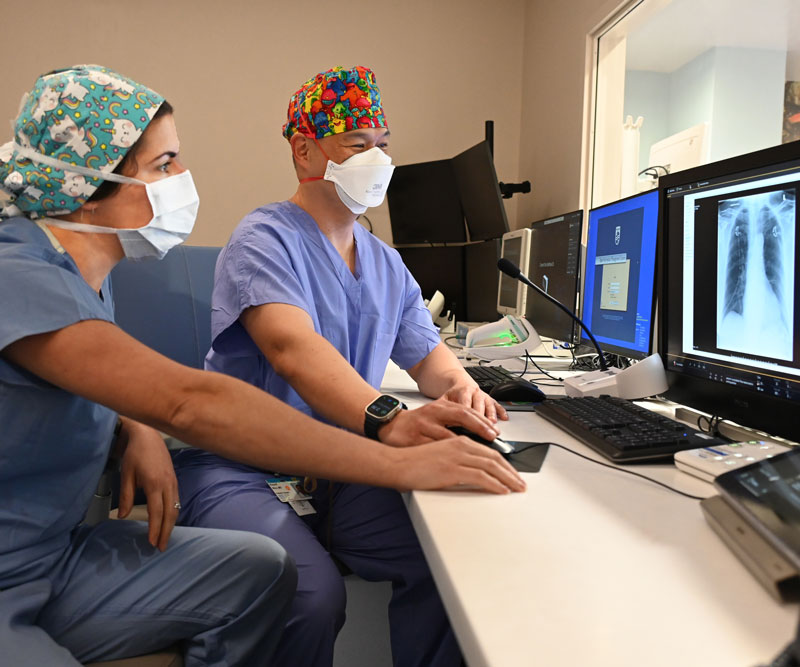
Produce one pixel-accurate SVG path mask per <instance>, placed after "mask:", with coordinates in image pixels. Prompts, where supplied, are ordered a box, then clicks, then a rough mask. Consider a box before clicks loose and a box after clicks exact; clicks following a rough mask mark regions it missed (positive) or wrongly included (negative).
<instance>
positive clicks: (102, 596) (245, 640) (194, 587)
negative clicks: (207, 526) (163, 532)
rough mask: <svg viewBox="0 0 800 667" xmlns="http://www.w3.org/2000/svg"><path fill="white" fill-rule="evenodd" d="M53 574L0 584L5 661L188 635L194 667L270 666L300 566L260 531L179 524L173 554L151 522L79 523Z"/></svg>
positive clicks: (123, 650) (41, 660)
mask: <svg viewBox="0 0 800 667" xmlns="http://www.w3.org/2000/svg"><path fill="white" fill-rule="evenodd" d="M73 537H74V539H73V540H72V548H71V549H70V550H69V551H68V552H67V553H65V554H64V555H63V556H62V557H61V558H60V560H59V561H58V562H57V563H56V565H55V567H54V568H53V569H52V571H51V573H50V574H49V576H48V577H46V578H42V579H36V580H33V581H29V582H26V583H24V584H20V585H17V586H13V587H10V588H6V589H5V590H2V591H0V663H2V664H3V665H14V666H15V667H28V666H30V667H42V666H43V665H46V666H47V667H61V666H62V665H63V666H66V665H70V666H73V665H79V664H80V662H93V661H99V660H112V659H115V658H123V657H130V656H134V655H141V654H144V653H151V652H154V651H157V650H159V649H163V648H165V647H168V646H170V645H172V644H175V643H176V642H181V643H182V644H183V647H184V650H185V653H184V659H185V664H186V667H199V666H200V665H203V666H210V665H214V666H220V667H221V666H222V665H243V666H250V665H252V666H255V665H267V664H272V663H270V661H269V658H270V656H271V655H272V653H273V651H274V650H275V647H276V645H277V642H278V639H279V637H280V634H281V630H282V628H283V625H284V623H285V620H286V618H287V611H288V609H289V604H290V601H291V599H292V597H293V593H294V590H295V582H296V571H295V568H294V565H293V563H292V561H291V559H290V558H289V557H288V556H287V554H286V552H285V551H284V550H283V549H282V548H281V547H280V546H279V545H277V544H276V543H275V542H273V541H272V540H268V539H266V538H263V537H262V536H260V535H253V534H249V533H240V532H235V531H210V530H203V529H198V528H175V530H174V531H173V533H172V536H171V538H170V541H169V547H168V548H167V550H166V551H165V552H164V553H161V552H159V551H158V550H157V549H155V548H153V547H152V546H150V544H149V543H148V542H147V525H146V524H144V523H142V522H138V521H105V522H103V523H101V524H98V525H97V526H94V527H84V526H81V527H78V528H77V529H76V530H75V533H74V535H73Z"/></svg>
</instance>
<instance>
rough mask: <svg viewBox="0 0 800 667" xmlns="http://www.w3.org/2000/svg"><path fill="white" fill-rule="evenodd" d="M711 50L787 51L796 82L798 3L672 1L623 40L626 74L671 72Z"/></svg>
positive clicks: (644, 5) (799, 67) (798, 69)
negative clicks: (625, 41)
mask: <svg viewBox="0 0 800 667" xmlns="http://www.w3.org/2000/svg"><path fill="white" fill-rule="evenodd" d="M651 1H652V0H644V2H643V3H642V4H641V5H639V7H637V9H636V10H634V12H633V13H634V14H636V13H637V12H641V11H646V10H647V9H648V3H649V2H651ZM662 2H663V0H662ZM651 6H655V4H653V5H651ZM715 46H728V47H739V48H752V49H771V50H780V51H784V50H785V51H787V52H788V54H789V58H788V71H789V73H791V71H794V72H796V74H797V76H788V77H787V78H789V79H792V80H794V79H797V78H798V77H800V0H671V2H669V3H668V4H667V5H666V6H665V7H663V9H661V10H660V11H658V12H657V13H655V14H654V15H653V16H652V17H650V18H649V19H646V20H644V21H643V22H641V25H638V26H637V27H635V28H633V29H632V30H631V32H630V33H629V34H628V35H627V48H626V52H627V55H626V61H627V62H626V69H629V70H646V71H653V72H673V71H675V70H676V69H678V68H680V67H682V66H683V65H685V64H686V63H688V62H690V61H691V60H693V59H694V58H696V57H697V56H698V55H700V54H701V53H703V52H705V51H707V50H708V49H710V48H712V47H715Z"/></svg>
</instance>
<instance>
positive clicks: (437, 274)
mask: <svg viewBox="0 0 800 667" xmlns="http://www.w3.org/2000/svg"><path fill="white" fill-rule="evenodd" d="M397 252H399V253H400V256H401V257H402V258H403V262H404V263H405V265H406V266H407V267H408V270H409V271H410V272H411V275H412V276H414V279H415V280H416V281H417V282H418V283H419V286H420V289H421V290H422V296H423V297H424V298H425V299H430V298H431V297H432V296H433V294H434V292H436V290H439V291H440V292H441V293H442V294H444V299H445V310H450V311H453V312H455V316H456V319H457V320H466V315H467V302H466V295H465V292H464V246H429V247H419V248H397Z"/></svg>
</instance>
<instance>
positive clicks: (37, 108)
mask: <svg viewBox="0 0 800 667" xmlns="http://www.w3.org/2000/svg"><path fill="white" fill-rule="evenodd" d="M163 101H164V98H163V97H161V95H159V94H158V93H156V92H153V91H152V90H150V89H149V88H145V87H144V86H142V85H140V84H138V83H136V82H135V81H131V80H130V79H128V78H126V77H124V76H122V75H120V74H117V73H116V72H113V71H111V70H110V69H107V68H106V67H100V66H99V65H76V66H75V67H72V68H70V69H63V70H57V71H55V72H50V73H49V74H44V75H42V76H40V77H39V78H38V79H37V80H36V84H35V85H34V87H33V90H32V91H31V92H30V93H28V94H27V96H26V97H25V98H24V99H23V102H22V105H21V107H20V111H19V114H18V116H17V119H16V121H15V122H14V139H13V141H11V142H9V143H7V144H5V145H3V146H0V219H2V218H4V217H10V216H12V215H25V216H27V217H29V218H40V217H43V216H48V215H59V214H65V213H70V212H72V211H74V210H76V209H78V208H80V207H81V206H83V204H84V203H85V202H86V200H87V199H88V198H89V197H90V196H91V195H92V194H93V193H94V191H95V190H96V189H97V188H98V187H100V185H101V183H102V182H103V181H102V179H100V178H94V177H92V176H84V175H82V174H78V173H76V172H71V171H70V170H69V169H67V168H63V169H62V168H59V167H57V166H52V165H46V164H41V163H37V162H36V161H35V160H30V159H28V158H26V157H23V156H21V155H18V154H17V151H18V148H17V147H16V146H15V143H16V144H17V145H18V146H21V147H22V148H23V149H32V150H34V151H37V152H38V153H42V154H44V155H46V156H49V157H51V158H55V159H57V160H60V161H63V162H67V163H71V164H75V165H82V166H85V167H91V168H93V169H99V170H100V171H102V172H105V173H108V172H112V171H114V169H115V168H116V166H117V164H118V163H119V162H120V160H122V158H123V157H124V156H125V153H127V152H128V149H130V147H131V146H133V144H134V143H135V142H136V140H137V139H138V138H139V137H140V136H141V134H142V132H143V131H144V129H145V128H146V127H147V125H148V123H150V121H151V119H152V118H153V116H154V115H155V113H156V111H157V110H158V107H160V106H161V103H162V102H163Z"/></svg>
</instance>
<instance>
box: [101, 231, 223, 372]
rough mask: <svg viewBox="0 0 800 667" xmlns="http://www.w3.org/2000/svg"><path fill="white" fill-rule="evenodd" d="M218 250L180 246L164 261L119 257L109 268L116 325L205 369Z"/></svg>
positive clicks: (173, 355) (185, 362)
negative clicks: (123, 258)
mask: <svg viewBox="0 0 800 667" xmlns="http://www.w3.org/2000/svg"><path fill="white" fill-rule="evenodd" d="M219 251H220V248H205V247H200V246H184V245H181V246H178V247H176V248H174V249H173V250H170V252H169V253H167V256H166V257H165V258H164V259H162V260H160V261H144V262H131V261H128V260H123V261H122V262H120V263H119V264H118V265H117V266H116V268H115V269H114V270H113V271H112V272H111V289H112V292H113V295H114V306H115V312H116V320H117V324H118V325H119V326H120V327H121V328H122V329H123V330H124V331H126V332H127V333H129V334H130V335H131V336H133V337H134V338H136V339H137V340H139V341H141V342H142V343H144V344H145V345H147V346H149V347H152V348H153V349H154V350H157V351H158V352H160V353H161V354H163V355H165V356H167V357H169V358H170V359H173V360H175V361H177V362H179V363H182V364H185V365H187V366H192V367H194V368H203V360H204V359H205V356H206V353H207V352H208V350H209V348H210V346H211V291H212V289H213V286H214V267H215V266H216V262H217V256H218V255H219Z"/></svg>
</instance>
